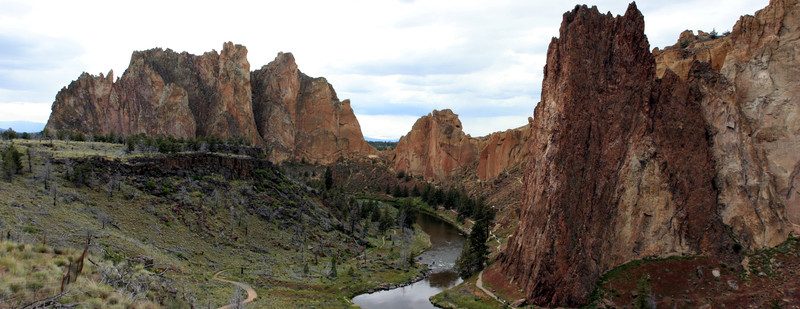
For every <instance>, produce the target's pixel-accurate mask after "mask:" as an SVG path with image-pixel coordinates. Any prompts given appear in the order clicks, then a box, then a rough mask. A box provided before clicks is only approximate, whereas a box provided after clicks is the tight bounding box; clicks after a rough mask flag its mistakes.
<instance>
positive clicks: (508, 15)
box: [0, 0, 768, 136]
mask: <svg viewBox="0 0 800 309" xmlns="http://www.w3.org/2000/svg"><path fill="white" fill-rule="evenodd" d="M628 3H630V0H599V1H595V2H594V3H593V4H594V5H597V7H598V10H600V11H601V12H607V11H610V12H611V13H612V14H615V15H617V14H623V13H624V12H625V10H626V8H627V6H628ZM767 4H768V0H759V1H755V2H754V1H746V0H709V1H696V0H680V2H640V3H638V5H639V8H640V9H641V10H642V11H643V14H644V16H645V23H646V29H645V31H646V34H647V35H648V37H649V40H650V44H651V46H653V47H655V46H666V45H672V44H674V43H675V41H676V40H677V37H678V35H679V34H680V32H681V31H683V30H685V29H686V28H689V29H694V30H697V29H703V30H707V31H708V30H711V29H712V28H716V29H717V31H718V32H723V31H725V30H728V29H730V28H731V27H732V26H733V24H734V23H735V21H736V20H737V19H738V17H739V15H742V14H752V13H753V12H755V11H756V10H757V9H760V8H762V7H764V6H766V5H767ZM574 6H575V5H574V3H571V2H560V1H515V0H468V1H466V2H465V1H463V0H436V1H430V0H418V1H410V0H396V1H367V2H365V1H359V0H341V1H312V0H301V1H279V2H275V1H265V2H257V3H253V2H248V1H241V0H231V1H228V2H226V4H225V5H223V6H212V5H197V3H196V2H188V1H157V0H142V1H140V2H139V3H137V5H130V4H127V3H120V2H115V1H102V0H80V1H79V3H78V4H77V5H76V3H75V2H70V1H47V0H42V1H8V0H0V7H2V8H3V10H2V12H0V33H2V35H0V104H9V103H12V102H40V103H41V102H52V100H53V98H54V97H55V94H56V93H57V92H58V90H59V89H61V87H64V86H66V85H68V84H69V83H70V81H72V80H74V79H75V78H77V77H78V76H79V74H80V73H81V72H82V71H87V72H90V73H93V74H97V73H99V72H104V73H105V72H107V71H108V70H109V69H114V71H115V72H117V75H120V73H121V72H123V71H124V70H125V69H126V67H127V65H128V62H129V60H130V55H131V52H132V51H134V50H143V49H150V48H153V47H159V46H160V47H164V48H171V49H173V50H176V51H188V52H190V53H194V54H201V53H203V52H205V51H209V50H211V49H217V50H220V48H221V46H222V42H226V41H233V42H235V43H237V44H243V45H245V46H247V47H248V50H249V53H248V59H249V61H250V65H251V69H255V68H258V67H261V66H262V65H264V64H266V63H268V62H269V61H272V60H273V59H274V57H275V55H276V54H277V52H279V51H286V52H292V53H294V55H295V58H296V59H297V62H298V67H299V68H300V70H302V71H303V72H304V73H306V74H309V75H311V76H324V77H326V78H327V79H328V81H329V82H330V83H331V84H333V86H334V88H335V89H336V91H337V93H338V94H339V97H340V98H342V99H345V98H350V99H351V100H352V102H353V105H352V107H353V109H354V110H355V112H356V113H357V114H359V115H362V116H376V117H377V116H380V117H384V116H385V117H389V116H391V117H399V118H381V119H383V120H385V121H387V122H392V123H397V124H402V123H405V124H407V125H408V127H406V128H404V129H402V130H399V131H398V130H395V131H394V133H392V134H395V135H397V134H398V133H397V132H402V133H400V134H405V132H407V131H408V130H409V129H410V125H411V124H412V123H413V121H409V120H408V119H409V118H414V119H416V118H417V117H419V116H422V115H426V114H427V113H429V112H430V111H431V110H433V109H444V108H451V109H453V110H454V111H456V112H457V113H459V114H460V116H461V117H462V120H464V122H465V128H466V130H467V131H468V132H471V131H470V130H472V129H470V128H469V123H468V121H471V120H467V119H478V120H476V123H475V124H474V126H475V127H476V128H478V127H479V128H478V129H474V130H476V131H475V132H472V133H473V134H479V132H488V131H490V130H494V131H497V130H505V129H509V128H511V127H515V126H519V125H522V124H524V123H525V122H526V121H527V116H529V115H530V114H531V113H532V111H533V108H534V106H535V104H536V102H538V101H539V99H540V92H541V90H540V88H541V82H542V69H543V67H544V65H545V53H546V52H547V47H548V44H549V43H550V40H551V38H552V37H554V36H557V35H558V28H559V26H560V24H561V19H562V16H563V13H564V12H566V11H570V10H572V9H573V8H574ZM155 7H157V8H158V9H153V8H155ZM187 8H191V11H192V12H191V14H175V12H183V11H185V10H186V9H187ZM152 20H157V21H158V22H150V21H152ZM34 106H37V107H36V108H38V109H39V110H37V111H35V112H34V111H33V110H30V109H29V108H28V107H25V108H23V107H21V106H18V105H3V107H4V110H8V109H15V108H20V109H21V110H15V111H13V114H15V115H20V116H19V117H39V118H41V116H39V115H42V114H47V113H49V110H50V109H49V104H40V105H34ZM23 111H24V112H23ZM7 114H9V113H7ZM34 115H37V116H34ZM502 117H507V118H502ZM22 119H24V120H28V118H22ZM359 119H360V118H359ZM373 119H374V118H373ZM513 119H519V120H518V121H516V120H513ZM39 121H41V119H40V120H39ZM379 124H380V123H379ZM490 126H491V127H490ZM363 127H364V128H365V129H364V133H365V135H367V136H369V135H370V134H372V133H371V132H370V131H368V128H371V126H363ZM375 127H379V126H375ZM370 130H371V129H370ZM376 132H379V133H378V134H380V135H386V134H389V133H380V132H383V131H376Z"/></svg>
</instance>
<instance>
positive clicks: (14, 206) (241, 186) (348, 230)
mask: <svg viewBox="0 0 800 309" xmlns="http://www.w3.org/2000/svg"><path fill="white" fill-rule="evenodd" d="M10 145H11V142H9V141H4V142H2V144H1V145H0V150H5V149H6V148H7V147H9V146H10ZM13 145H14V147H15V148H16V149H18V150H19V151H20V152H22V153H23V154H26V155H23V156H22V160H21V161H22V162H23V169H22V171H21V172H20V173H19V174H17V175H15V176H14V178H13V179H12V181H11V182H7V181H6V180H3V185H2V186H0V196H3V197H4V198H3V199H2V200H0V219H2V221H0V223H2V224H0V230H2V231H3V232H4V233H9V235H10V236H11V238H12V239H13V240H15V241H21V242H22V243H28V244H32V243H37V242H39V243H40V242H42V241H43V239H44V238H45V237H46V238H47V244H48V246H51V247H54V248H80V247H81V246H82V244H83V243H84V241H85V239H86V235H87V234H89V235H91V237H92V241H91V246H90V248H89V252H90V253H91V254H92V255H93V256H104V257H106V259H108V260H113V261H115V263H119V262H121V261H125V262H126V263H128V264H130V265H134V264H136V265H140V266H138V267H143V269H145V270H147V271H151V272H158V273H160V274H162V275H163V276H165V278H166V279H168V280H171V281H174V282H175V284H172V286H174V287H176V288H177V287H180V288H177V289H170V290H168V292H169V295H172V296H171V297H169V298H152V297H150V294H135V293H134V294H131V295H132V296H126V297H134V298H135V299H146V300H149V301H150V302H153V303H156V304H160V306H164V305H166V303H165V302H166V301H168V300H169V301H174V302H177V303H182V304H184V306H188V305H192V306H203V307H206V306H207V305H209V304H210V305H212V306H219V305H222V304H226V303H228V302H229V300H230V299H231V297H232V296H231V295H232V292H233V291H235V290H233V286H232V285H229V284H226V283H224V282H221V281H217V280H212V276H213V275H214V274H215V273H216V272H218V271H220V270H226V271H228V275H226V277H228V278H229V279H232V280H236V281H241V282H246V283H248V284H250V285H251V286H253V287H254V288H255V290H256V291H257V292H258V294H259V295H260V296H259V301H258V302H257V303H254V306H256V307H259V308H261V307H264V308H271V307H274V306H278V307H285V306H298V305H300V304H308V305H315V304H316V305H317V306H319V305H323V304H324V306H326V307H348V306H349V304H348V302H347V299H348V297H349V296H350V295H351V294H354V293H357V292H360V291H366V290H368V289H377V288H380V287H382V286H386V285H389V284H394V283H403V282H408V281H409V280H410V278H413V277H416V276H421V275H422V272H423V271H424V268H423V267H422V266H421V265H413V266H408V265H407V260H406V256H407V255H412V253H413V252H419V251H421V250H422V249H424V248H425V246H426V243H425V238H424V235H425V234H424V233H421V232H419V231H414V233H413V234H410V233H411V232H409V230H408V229H406V230H405V231H406V232H402V231H401V230H399V229H395V228H394V227H393V224H392V222H397V220H396V219H395V218H396V216H398V214H397V210H396V209H395V208H394V207H393V206H392V205H391V204H386V203H375V202H369V201H366V200H355V199H353V198H351V197H348V196H346V195H343V194H342V193H340V192H339V191H338V190H326V189H325V185H324V182H323V181H322V180H323V179H322V178H323V175H321V174H320V175H319V176H317V177H314V178H311V177H309V178H307V180H305V181H303V180H300V179H297V180H296V179H292V178H289V177H287V176H286V175H285V174H284V172H283V170H282V169H281V168H280V167H278V166H275V165H273V164H272V163H270V162H269V161H267V160H263V159H258V158H254V157H249V156H246V155H241V154H236V152H239V151H240V150H241V149H236V150H234V151H233V152H227V153H222V152H218V153H212V152H179V153H174V154H158V153H139V152H134V153H131V154H129V153H127V150H126V147H125V146H124V145H121V144H110V143H101V142H75V141H71V142H69V141H61V140H52V141H50V140H41V141H39V140H22V139H15V140H14V141H13ZM28 149H30V150H31V160H30V161H28V156H27V153H28ZM219 149H223V148H222V147H221V148H219ZM28 162H31V165H29V164H28ZM48 171H49V175H48ZM45 186H47V188H46V189H45ZM54 197H55V198H54ZM373 213H374V214H373ZM373 218H374V219H373ZM381 220H383V221H386V222H388V224H380V222H379V221H381ZM406 234H408V235H407V236H408V237H397V236H394V237H395V238H396V239H397V240H398V241H393V242H392V244H391V245H388V244H385V242H384V241H382V239H383V238H385V237H389V236H391V235H406ZM334 259H336V260H337V263H336V264H337V265H336V266H335V267H336V268H337V270H338V276H336V277H331V276H330V272H331V263H332V261H333V260H334ZM389 265H392V267H388V266H389ZM409 270H410V271H409ZM59 280H60V279H59ZM59 282H60V281H52V280H49V279H48V280H44V281H42V282H41V284H42V285H43V286H45V287H48V288H49V289H50V291H52V289H53V287H52V286H53V285H57V284H58V283H59ZM42 295H44V294H42ZM125 295H129V294H125ZM6 297H8V295H6Z"/></svg>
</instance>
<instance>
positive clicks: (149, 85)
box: [47, 42, 375, 164]
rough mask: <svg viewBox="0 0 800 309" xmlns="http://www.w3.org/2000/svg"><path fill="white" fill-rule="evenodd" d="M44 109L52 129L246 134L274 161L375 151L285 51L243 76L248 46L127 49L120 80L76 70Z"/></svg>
mask: <svg viewBox="0 0 800 309" xmlns="http://www.w3.org/2000/svg"><path fill="white" fill-rule="evenodd" d="M251 77H252V78H253V79H255V81H253V83H254V85H255V87H253V86H251ZM52 109H53V112H52V113H51V115H50V119H49V121H48V123H47V129H49V130H51V131H56V130H72V131H81V132H85V133H101V134H107V133H110V132H114V133H119V134H123V135H130V134H138V133H145V134H147V135H152V136H164V135H171V136H175V137H196V136H210V135H214V136H217V137H220V138H223V139H227V138H231V137H244V138H245V139H247V140H248V141H250V143H252V144H254V145H263V144H265V142H266V146H267V147H268V148H270V149H271V150H272V152H271V158H272V159H273V161H275V162H280V161H285V160H298V161H299V160H307V161H311V162H317V163H322V164H327V163H331V162H333V161H336V160H338V159H339V158H341V157H346V156H350V155H353V154H370V153H372V152H374V151H375V150H374V148H372V147H371V146H369V145H368V144H367V143H366V141H365V140H364V138H363V136H362V134H361V127H360V126H359V124H358V120H357V119H356V118H355V115H354V114H353V110H352V109H351V108H350V102H349V101H348V100H345V101H344V102H339V99H338V98H337V97H336V93H335V92H334V90H333V87H332V86H331V85H330V84H328V83H327V81H325V79H324V78H311V77H308V76H306V75H305V74H302V73H300V71H298V70H297V65H296V64H295V63H294V58H293V57H292V55H291V54H279V55H278V57H277V58H276V60H275V61H274V62H272V63H270V64H269V65H267V66H264V68H262V69H260V70H257V71H255V72H252V74H251V72H250V64H249V63H248V61H247V49H246V48H245V47H244V46H241V45H234V44H233V43H230V42H229V43H225V44H224V45H223V49H222V52H221V53H217V52H216V51H212V52H207V53H205V54H203V55H201V56H196V55H192V54H189V53H186V52H183V53H176V52H174V51H172V50H170V49H167V50H163V49H160V48H156V49H151V50H146V51H137V52H134V53H133V56H132V57H131V62H130V65H129V67H128V69H127V70H125V73H124V74H123V75H122V78H120V79H118V80H117V81H116V82H114V81H113V73H111V72H109V74H108V76H103V75H102V74H100V76H92V75H90V74H87V73H84V74H82V75H81V76H80V78H78V80H76V81H74V82H72V83H71V84H70V85H69V87H65V88H63V89H62V90H61V91H60V92H59V93H58V94H57V95H56V100H55V102H54V103H53V108H52Z"/></svg>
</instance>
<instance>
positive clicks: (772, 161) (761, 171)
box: [703, 0, 800, 248]
mask: <svg viewBox="0 0 800 309" xmlns="http://www.w3.org/2000/svg"><path fill="white" fill-rule="evenodd" d="M729 37H730V40H731V49H730V51H728V53H727V56H726V57H725V63H724V64H723V66H722V69H721V70H720V71H721V73H722V75H723V76H724V77H725V78H726V79H727V81H729V82H730V85H732V86H733V89H734V90H735V94H734V95H733V99H734V100H725V101H724V102H721V104H722V105H721V106H714V105H712V104H706V105H704V106H703V107H704V109H705V110H706V113H705V116H706V119H708V122H709V124H710V125H712V126H713V127H714V128H715V129H716V133H717V134H715V137H714V139H715V147H714V151H715V153H716V154H718V155H717V157H718V158H717V160H718V161H719V162H720V163H718V165H719V166H718V170H719V173H718V176H717V177H718V178H719V180H720V181H719V184H718V186H719V187H720V191H721V194H720V199H719V200H720V203H721V204H722V205H723V207H722V209H721V214H722V217H723V220H724V221H725V223H726V224H728V225H730V226H731V227H732V228H733V230H734V232H735V233H736V234H737V237H740V238H741V239H740V241H742V242H743V243H745V244H746V245H748V246H752V247H755V248H764V247H772V246H775V245H777V244H778V243H780V242H783V241H784V240H785V239H786V236H787V235H788V233H789V232H791V231H792V230H794V232H795V234H797V233H800V228H799V227H800V225H798V224H800V185H798V184H800V156H798V153H800V86H798V83H797V80H798V76H800V58H798V56H797V55H798V52H797V51H798V50H800V1H798V0H772V1H770V4H769V6H767V7H766V8H764V9H762V10H760V11H758V12H756V13H755V15H754V16H743V17H742V18H740V19H739V21H738V22H737V23H736V25H735V26H734V27H733V29H732V31H731V34H730V36H729ZM737 136H738V137H739V140H738V141H735V139H736V137H737ZM728 142H732V144H727V143H728ZM736 143H738V144H739V145H736ZM787 221H788V224H787Z"/></svg>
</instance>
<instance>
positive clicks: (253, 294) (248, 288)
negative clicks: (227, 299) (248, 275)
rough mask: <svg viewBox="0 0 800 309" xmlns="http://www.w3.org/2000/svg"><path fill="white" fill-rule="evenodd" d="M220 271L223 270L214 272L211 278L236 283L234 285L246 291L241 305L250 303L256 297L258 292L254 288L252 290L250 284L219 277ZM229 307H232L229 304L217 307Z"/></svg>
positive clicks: (224, 308) (225, 308)
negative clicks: (245, 296)
mask: <svg viewBox="0 0 800 309" xmlns="http://www.w3.org/2000/svg"><path fill="white" fill-rule="evenodd" d="M222 272H224V270H220V271H218V272H217V273H216V274H214V277H213V278H212V279H214V280H218V281H222V282H227V283H230V284H233V285H236V286H238V287H240V288H242V289H244V290H245V291H247V298H246V299H245V300H244V301H242V303H241V304H242V305H244V304H247V303H250V302H252V301H253V300H255V299H256V297H258V293H256V290H254V289H253V287H251V286H250V285H248V284H246V283H242V282H238V281H231V280H227V279H225V278H223V277H220V276H219V274H221V273H222ZM230 308H233V307H232V306H231V305H225V306H222V307H219V309H230Z"/></svg>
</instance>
